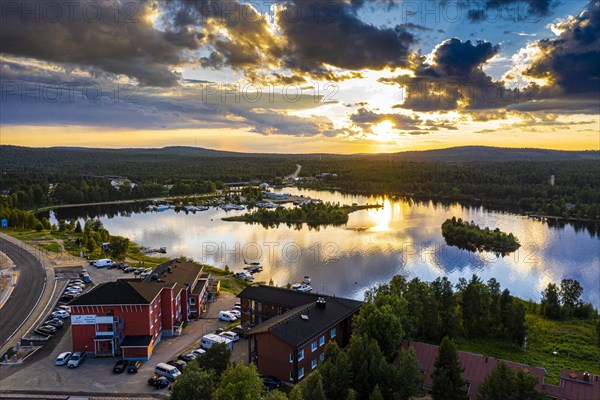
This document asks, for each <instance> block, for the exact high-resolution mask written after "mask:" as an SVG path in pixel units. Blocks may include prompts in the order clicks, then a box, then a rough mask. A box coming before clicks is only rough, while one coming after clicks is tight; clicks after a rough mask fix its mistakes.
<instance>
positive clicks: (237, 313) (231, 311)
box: [228, 310, 242, 319]
mask: <svg viewBox="0 0 600 400" xmlns="http://www.w3.org/2000/svg"><path fill="white" fill-rule="evenodd" d="M228 312H230V313H232V314H233V315H235V317H236V318H238V319H239V318H242V313H241V312H240V311H239V310H229V311H228Z"/></svg>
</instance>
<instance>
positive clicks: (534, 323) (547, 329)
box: [458, 313, 600, 385]
mask: <svg viewBox="0 0 600 400" xmlns="http://www.w3.org/2000/svg"><path fill="white" fill-rule="evenodd" d="M526 321H527V327H528V330H527V337H528V345H527V352H525V351H524V349H523V348H521V347H518V346H515V345H512V344H510V343H508V342H506V341H501V340H496V339H474V340H464V339H463V340H459V341H458V347H459V349H460V350H465V351H470V352H473V353H477V354H484V355H487V356H490V357H496V358H501V359H505V360H510V361H515V362H520V363H524V364H530V365H534V366H538V367H545V368H546V369H547V371H548V375H547V376H546V379H545V382H546V383H550V384H554V385H556V384H558V383H559V377H560V371H561V369H566V368H568V369H573V370H577V371H588V372H590V373H593V374H600V348H599V347H598V345H597V339H596V333H595V321H594V320H584V321H582V320H568V321H550V320H547V319H545V318H543V317H541V316H539V315H537V314H532V313H528V314H527V315H526ZM553 351H556V352H557V356H556V366H555V364H554V355H553V354H552V352H553Z"/></svg>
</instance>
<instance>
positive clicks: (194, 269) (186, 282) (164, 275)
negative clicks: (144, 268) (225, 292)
mask: <svg viewBox="0 0 600 400" xmlns="http://www.w3.org/2000/svg"><path fill="white" fill-rule="evenodd" d="M155 274H156V275H155ZM153 275H154V276H158V282H164V283H173V284H175V286H174V288H175V292H179V291H181V290H182V289H184V288H185V287H187V286H192V290H193V288H194V287H195V285H196V283H197V282H198V278H199V277H200V275H202V266H200V265H197V264H193V263H189V262H185V261H179V260H170V261H168V262H166V263H164V264H160V265H159V266H158V267H156V268H154V270H153V271H152V274H151V275H149V276H147V277H146V278H145V279H144V280H143V281H142V282H144V283H146V282H157V281H156V280H153V277H152V276H153ZM154 279H156V278H154Z"/></svg>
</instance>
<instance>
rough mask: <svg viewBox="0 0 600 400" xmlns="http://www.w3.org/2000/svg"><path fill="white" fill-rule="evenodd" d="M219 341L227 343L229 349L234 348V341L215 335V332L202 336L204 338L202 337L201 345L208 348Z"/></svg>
mask: <svg viewBox="0 0 600 400" xmlns="http://www.w3.org/2000/svg"><path fill="white" fill-rule="evenodd" d="M217 343H225V345H226V346H227V348H228V349H229V350H233V342H232V341H231V340H229V339H227V338H224V337H222V336H219V335H215V334H214V333H209V334H208V335H204V336H202V339H200V347H202V348H203V349H206V350H208V349H210V348H211V347H212V346H213V345H215V344H217Z"/></svg>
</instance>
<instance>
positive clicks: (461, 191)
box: [0, 146, 600, 221]
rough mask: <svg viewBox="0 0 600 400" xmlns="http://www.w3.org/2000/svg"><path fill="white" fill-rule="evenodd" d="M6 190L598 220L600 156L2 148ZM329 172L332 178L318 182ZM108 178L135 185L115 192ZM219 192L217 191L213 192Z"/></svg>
mask: <svg viewBox="0 0 600 400" xmlns="http://www.w3.org/2000/svg"><path fill="white" fill-rule="evenodd" d="M0 154H1V157H0V168H1V171H2V174H3V179H2V183H1V187H0V189H1V190H3V191H4V192H5V193H9V194H15V195H16V198H15V199H13V200H11V203H12V204H14V206H16V207H19V208H36V207H40V206H44V205H49V204H67V203H82V202H99V201H111V200H120V199H132V198H147V197H157V196H160V195H186V194H192V193H203V192H205V191H209V190H212V188H213V187H217V188H218V187H222V184H221V182H240V181H249V180H251V179H256V180H260V181H268V182H270V183H274V184H278V183H281V182H282V180H281V178H282V177H284V176H286V175H288V174H290V173H292V172H293V171H294V170H295V169H296V164H300V165H302V171H301V175H300V176H301V178H304V181H302V182H300V183H299V184H300V185H303V186H306V187H310V188H317V189H332V188H333V189H338V190H342V191H346V192H356V193H366V194H379V195H398V196H404V197H409V198H413V199H417V200H434V201H443V202H461V203H463V204H466V205H483V206H485V207H488V208H490V209H499V210H507V211H513V212H529V213H536V214H539V215H546V216H556V217H568V218H573V219H581V220H594V221H598V220H600V209H599V204H600V163H599V162H598V161H599V160H600V157H599V153H598V152H562V151H550V150H536V149H498V148H481V147H474V148H470V147H461V148H453V149H444V150H432V151H424V152H407V153H397V154H379V155H331V154H288V155H285V154H243V153H232V152H222V151H214V150H206V149H195V148H185V147H171V148H164V149H121V150H114V149H113V150H106V149H81V148H50V149H34V148H24V147H15V146H0ZM324 172H329V173H330V175H325V176H322V177H321V178H319V179H315V178H314V177H315V176H318V175H319V174H322V173H324ZM108 176H124V177H126V178H128V180H129V181H130V182H131V183H132V185H130V186H128V185H124V186H122V187H120V188H119V189H117V188H115V187H112V186H111V184H110V179H107V178H102V177H108ZM213 185H214V186H213Z"/></svg>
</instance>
